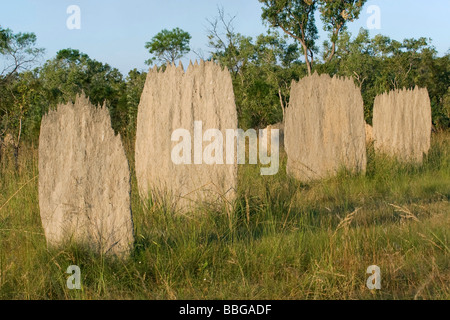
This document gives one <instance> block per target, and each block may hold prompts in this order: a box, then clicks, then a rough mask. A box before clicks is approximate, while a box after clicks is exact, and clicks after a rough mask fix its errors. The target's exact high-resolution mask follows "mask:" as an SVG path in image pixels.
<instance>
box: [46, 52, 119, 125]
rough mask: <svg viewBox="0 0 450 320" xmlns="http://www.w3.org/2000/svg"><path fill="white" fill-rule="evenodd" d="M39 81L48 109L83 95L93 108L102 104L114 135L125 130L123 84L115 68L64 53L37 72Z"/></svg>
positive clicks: (81, 56) (85, 56)
mask: <svg viewBox="0 0 450 320" xmlns="http://www.w3.org/2000/svg"><path fill="white" fill-rule="evenodd" d="M39 77H40V79H41V81H42V85H43V87H44V90H45V92H46V95H47V99H48V101H49V104H50V105H51V106H52V107H56V105H57V104H59V103H67V102H69V101H74V100H75V97H76V95H77V94H80V93H81V92H84V93H85V94H86V95H87V96H88V97H89V99H90V101H91V102H92V103H93V104H94V105H98V104H100V105H102V104H103V103H106V106H107V107H108V108H109V111H110V113H111V121H112V125H113V128H114V130H115V131H116V132H123V131H124V130H126V122H127V120H126V119H127V110H126V109H127V107H126V98H125V97H123V95H122V93H123V92H124V91H125V83H124V81H123V76H122V74H121V73H120V72H119V70H117V69H116V68H112V67H111V66H110V65H108V64H106V63H101V62H99V61H96V60H93V59H91V58H90V57H89V56H88V55H87V54H85V53H82V52H80V51H78V50H74V49H64V50H60V51H59V52H58V53H57V54H56V57H55V58H53V59H51V60H48V61H47V62H46V63H45V64H44V65H43V66H42V68H40V69H39Z"/></svg>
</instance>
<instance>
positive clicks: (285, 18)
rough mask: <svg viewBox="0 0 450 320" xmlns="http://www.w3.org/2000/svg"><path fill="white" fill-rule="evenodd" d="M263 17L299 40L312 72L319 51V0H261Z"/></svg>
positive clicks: (273, 25) (309, 69)
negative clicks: (316, 20) (316, 12)
mask: <svg viewBox="0 0 450 320" xmlns="http://www.w3.org/2000/svg"><path fill="white" fill-rule="evenodd" d="M259 2H261V3H262V4H263V5H264V6H263V8H262V10H263V13H262V16H261V17H262V19H263V20H264V21H266V22H268V23H269V24H270V26H271V27H274V28H277V27H279V28H281V29H282V30H283V31H284V32H285V33H286V34H288V35H289V36H291V37H292V38H294V39H295V40H297V41H299V42H300V44H301V45H302V48H303V54H304V57H305V63H306V67H307V70H308V74H311V71H312V65H313V63H314V53H316V52H317V48H316V47H315V41H316V40H317V39H318V31H317V27H316V24H315V17H314V13H315V11H316V9H317V5H318V0H259Z"/></svg>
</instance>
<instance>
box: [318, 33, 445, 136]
mask: <svg viewBox="0 0 450 320" xmlns="http://www.w3.org/2000/svg"><path fill="white" fill-rule="evenodd" d="M325 46H327V44H325ZM337 47H338V50H337V52H336V57H337V59H335V60H332V61H331V62H327V63H324V64H319V65H317V66H316V70H317V71H318V72H320V73H328V74H330V75H339V76H346V77H352V78H353V79H354V80H355V84H356V85H357V86H358V87H360V88H361V93H362V96H363V100H364V108H365V117H366V121H367V122H368V123H371V122H372V113H373V103H374V99H375V97H376V95H378V94H381V93H384V92H386V91H390V90H397V89H402V88H414V87H415V86H416V85H417V86H419V87H423V88H427V89H428V92H429V95H430V100H431V104H432V112H433V123H434V125H435V127H436V128H439V129H446V128H448V127H449V120H448V119H449V118H448V113H447V114H446V112H445V111H444V109H445V108H444V100H443V99H444V96H445V94H446V93H447V90H448V84H449V83H450V78H449V77H450V63H449V55H448V54H447V55H446V56H444V57H441V58H438V57H437V56H436V54H437V52H436V50H435V48H434V47H433V46H432V45H431V39H426V38H419V39H405V40H403V42H399V41H396V40H393V39H390V38H389V37H386V36H383V35H376V36H375V37H374V38H372V39H371V38H370V37H369V32H368V30H366V29H361V30H360V32H359V34H358V35H357V36H356V37H355V38H354V39H352V37H351V35H350V34H349V33H348V32H343V33H342V35H341V37H340V39H339V40H338V41H337ZM324 51H325V52H327V49H325V50H324ZM324 58H325V57H324Z"/></svg>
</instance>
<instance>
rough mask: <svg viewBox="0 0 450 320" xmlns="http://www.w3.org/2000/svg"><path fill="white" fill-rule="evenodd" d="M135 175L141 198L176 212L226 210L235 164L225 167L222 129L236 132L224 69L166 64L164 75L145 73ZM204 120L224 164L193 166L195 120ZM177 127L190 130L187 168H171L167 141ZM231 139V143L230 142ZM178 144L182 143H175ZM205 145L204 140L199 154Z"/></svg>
mask: <svg viewBox="0 0 450 320" xmlns="http://www.w3.org/2000/svg"><path fill="white" fill-rule="evenodd" d="M137 121H138V123H137V133H136V157H135V158H136V176H137V181H138V186H139V191H140V194H141V196H142V197H143V198H144V199H147V198H148V197H149V196H150V197H153V198H154V199H157V200H158V201H160V200H163V201H166V203H167V202H168V203H169V204H170V206H171V207H172V208H173V209H174V210H175V211H177V212H181V213H189V212H193V211H194V210H195V209H197V208H198V207H199V206H203V205H212V206H213V207H214V208H219V207H223V206H224V205H225V206H226V207H229V205H230V204H231V203H232V202H233V201H234V199H235V191H236V186H237V164H236V161H234V164H226V159H225V157H226V148H225V144H226V130H227V129H233V130H236V129H237V112H236V105H235V98H234V92H233V85H232V81H231V76H230V74H229V72H228V70H222V68H221V67H220V66H218V65H216V64H214V63H213V62H204V61H201V62H200V65H199V64H198V63H197V62H196V63H195V65H192V64H190V65H189V67H188V69H187V71H186V72H185V71H184V69H183V67H182V65H181V64H180V66H179V67H175V66H173V65H170V66H168V67H167V69H166V70H165V72H158V71H157V70H156V69H153V70H150V71H149V74H148V76H147V80H146V83H145V87H144V91H143V93H142V97H141V101H140V104H139V110H138V120H137ZM195 121H202V122H203V133H204V132H205V131H206V130H208V129H218V130H220V131H221V132H222V134H223V143H224V149H223V154H224V157H223V158H224V163H225V164H216V163H215V164H205V163H204V162H203V164H194V160H195V159H194V150H195V148H194V143H193V140H194V122H195ZM176 129H186V130H188V131H189V132H190V135H191V141H192V150H191V160H192V164H174V162H173V161H172V158H171V153H172V150H173V148H174V147H175V146H176V145H177V144H178V143H179V141H178V142H177V141H175V142H173V141H171V136H172V133H173V132H174V131H175V130H176ZM235 140H236V139H235ZM180 141H181V140H180ZM209 144H210V142H203V150H205V147H206V146H208V145H209Z"/></svg>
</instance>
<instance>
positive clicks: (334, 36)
mask: <svg viewBox="0 0 450 320" xmlns="http://www.w3.org/2000/svg"><path fill="white" fill-rule="evenodd" d="M366 2H367V0H321V2H320V8H319V10H320V12H321V19H322V21H323V23H324V30H325V31H328V32H330V40H331V48H329V50H328V54H327V57H326V61H328V62H329V61H331V59H333V57H334V55H335V53H336V42H337V40H338V38H339V33H340V32H342V31H345V30H346V29H347V22H349V21H354V20H356V19H358V18H359V15H360V13H361V9H362V7H363V6H364V4H365V3H366Z"/></svg>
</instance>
